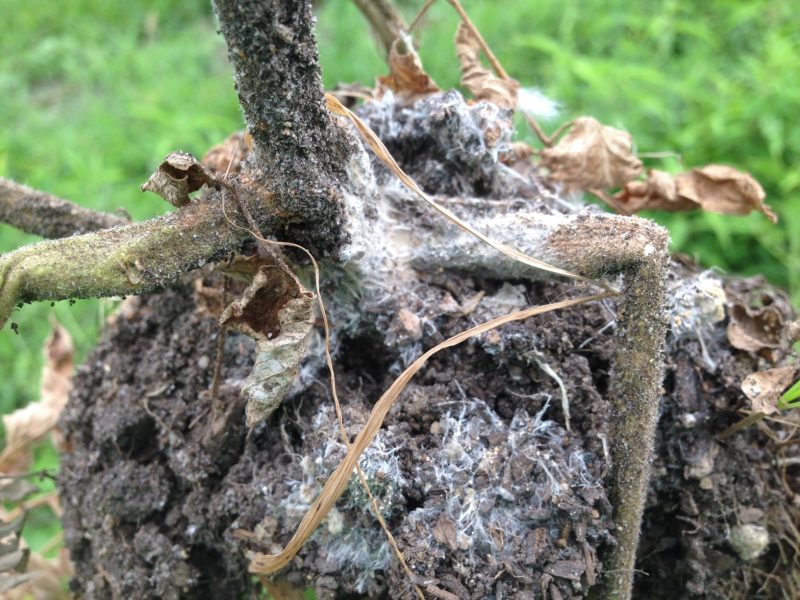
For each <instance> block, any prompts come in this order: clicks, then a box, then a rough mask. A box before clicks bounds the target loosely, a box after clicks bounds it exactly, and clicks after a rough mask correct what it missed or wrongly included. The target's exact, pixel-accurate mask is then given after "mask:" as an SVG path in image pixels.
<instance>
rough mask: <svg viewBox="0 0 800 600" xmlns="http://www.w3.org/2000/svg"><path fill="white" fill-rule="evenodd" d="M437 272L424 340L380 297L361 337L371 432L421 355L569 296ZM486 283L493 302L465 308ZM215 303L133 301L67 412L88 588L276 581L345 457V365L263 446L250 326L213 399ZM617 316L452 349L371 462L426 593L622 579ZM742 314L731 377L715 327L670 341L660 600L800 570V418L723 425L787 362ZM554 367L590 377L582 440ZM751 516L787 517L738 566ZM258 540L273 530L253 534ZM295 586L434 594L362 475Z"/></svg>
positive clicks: (653, 577)
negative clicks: (615, 500) (767, 349)
mask: <svg viewBox="0 0 800 600" xmlns="http://www.w3.org/2000/svg"><path fill="white" fill-rule="evenodd" d="M425 279H427V281H426V282H421V283H420V284H419V285H418V287H417V288H416V289H415V300H416V302H418V303H419V304H418V306H419V309H418V310H417V312H416V313H414V314H416V315H417V316H418V317H419V318H420V325H419V330H417V329H416V328H415V327H411V328H410V329H411V330H410V331H409V323H408V318H405V319H403V318H400V316H399V315H400V308H401V303H402V299H397V300H396V301H394V302H392V303H390V304H384V306H383V307H382V308H381V309H378V308H377V307H374V306H373V307H369V308H370V310H369V311H368V313H369V315H370V318H369V319H367V320H366V321H365V322H364V323H363V324H362V326H361V327H360V328H358V329H356V330H354V331H355V333H354V334H353V335H352V336H350V337H348V338H346V339H340V341H339V344H338V352H337V373H338V375H339V391H340V395H341V397H342V399H343V402H344V404H345V411H344V412H345V420H346V422H347V423H348V433H349V434H350V435H351V436H352V435H354V434H355V433H356V432H357V430H358V428H359V427H360V426H361V425H362V424H363V423H364V422H365V420H366V417H367V414H368V411H369V410H370V407H371V403H372V402H373V401H374V400H375V399H376V398H377V396H378V395H379V393H380V392H381V391H382V390H383V389H385V388H386V387H387V386H388V384H389V383H390V381H391V379H392V377H393V376H394V375H395V374H396V372H397V371H398V370H399V369H400V368H401V367H403V366H404V364H405V363H406V362H408V360H410V358H411V355H412V354H414V353H415V351H416V350H418V349H419V348H422V347H430V346H431V345H433V344H435V343H436V342H438V341H441V340H442V339H444V338H445V337H446V336H449V335H451V334H453V333H455V332H457V331H459V330H461V329H463V328H465V327H466V326H468V324H469V323H470V321H471V320H474V321H483V320H485V319H487V318H491V317H492V316H495V313H497V312H499V311H507V310H509V309H510V308H513V307H514V306H515V304H516V303H518V302H533V303H537V302H544V301H547V300H551V299H553V298H555V297H559V296H561V295H563V294H564V293H565V292H566V290H565V289H564V288H562V287H561V286H559V285H556V284H522V283H516V284H512V283H508V282H503V283H500V282H496V281H478V280H475V279H472V278H463V277H458V276H455V275H452V274H446V275H441V276H440V277H431V276H428V277H426V278H425ZM478 292H484V293H485V294H486V295H485V296H484V297H483V298H482V299H481V301H480V302H479V303H478V306H477V308H475V310H474V311H473V312H472V313H471V314H470V315H469V316H464V315H459V313H458V311H459V308H458V307H460V306H462V305H467V306H468V305H469V300H470V299H473V298H474V295H475V294H476V293H478ZM193 298H194V295H193V292H192V290H191V289H189V288H178V289H174V290H170V291H167V292H165V293H163V294H160V295H154V296H150V297H148V298H146V299H143V300H142V301H141V302H139V303H138V305H136V306H134V307H133V308H130V307H129V308H128V310H126V311H124V312H123V314H122V315H121V316H120V317H118V319H117V321H116V323H115V324H114V325H113V326H111V327H110V328H109V329H108V331H107V332H106V334H105V336H104V338H103V340H102V341H101V343H100V344H99V345H98V347H97V348H96V349H95V351H94V352H93V354H92V356H91V357H90V359H89V360H88V361H87V363H86V365H84V366H83V367H82V368H81V370H80V373H79V376H78V378H77V387H76V391H75V392H74V394H73V396H72V398H71V401H70V404H69V406H68V409H67V411H66V413H65V415H64V417H63V419H62V427H63V429H64V431H65V433H66V435H67V439H68V442H69V445H70V448H71V451H70V452H69V453H68V454H66V455H65V457H64V460H63V466H62V475H61V493H62V498H63V503H64V508H65V515H64V525H65V532H66V542H67V545H68V546H69V548H70V550H71V552H72V557H73V561H74V563H75V566H76V577H75V579H74V580H73V590H74V591H75V592H76V593H78V594H79V595H80V596H82V597H86V598H114V597H124V598H152V597H161V598H199V597H214V598H240V597H243V594H244V593H245V592H246V591H247V590H248V589H249V588H250V587H251V586H252V582H251V579H250V577H249V576H248V575H247V573H246V564H247V560H246V558H245V550H246V549H248V548H250V549H254V550H259V551H262V552H264V551H275V550H277V549H279V548H280V546H281V544H282V543H285V541H286V540H287V539H288V537H289V536H290V535H291V533H292V531H293V528H294V527H295V526H296V525H297V523H298V522H299V519H300V518H301V517H302V514H303V512H304V510H305V509H306V508H307V507H308V506H309V504H310V501H311V500H312V499H313V497H314V496H315V495H316V493H317V492H318V490H319V489H320V488H321V485H322V484H323V483H324V480H325V475H326V474H327V473H329V472H330V471H331V470H332V469H333V468H334V467H335V466H336V465H337V464H338V461H339V460H340V459H341V457H342V456H343V454H344V447H343V445H342V443H341V440H340V439H339V438H338V433H337V428H336V420H335V415H334V411H333V409H332V405H331V400H330V397H329V394H328V391H327V389H326V386H325V384H324V383H323V382H324V381H325V372H324V371H319V372H316V373H313V374H309V373H305V374H304V379H307V380H309V379H310V380H312V381H313V383H311V385H310V386H309V387H307V388H306V389H305V390H303V391H302V392H300V393H297V394H296V395H295V396H294V397H292V398H291V399H290V400H288V401H287V402H285V404H284V406H283V408H282V409H281V410H280V411H278V413H277V414H276V415H274V416H273V417H272V418H271V419H270V420H269V421H268V422H266V423H265V424H263V425H261V426H259V427H257V428H256V429H255V430H254V431H252V432H251V433H250V434H249V435H248V433H247V431H246V428H245V426H244V413H243V410H242V409H243V407H242V405H241V400H240V399H239V396H238V389H239V386H240V385H241V380H242V379H243V378H244V377H245V376H246V374H247V371H248V369H249V367H250V366H251V361H252V354H253V343H252V341H251V340H249V338H247V337H245V336H242V335H238V334H234V333H231V332H229V333H227V337H226V344H225V348H226V352H225V361H224V366H223V369H222V378H221V380H222V382H223V383H222V385H221V388H220V397H219V401H218V403H217V404H216V405H215V404H214V403H213V402H212V399H211V396H210V393H209V389H210V387H211V373H212V371H213V364H214V358H215V352H216V345H217V336H218V335H219V332H218V331H217V329H216V326H215V324H214V321H213V320H212V319H211V318H209V317H208V316H204V314H202V313H201V312H199V311H198V310H196V308H195V305H194V300H193ZM613 310H614V306H613V305H612V304H607V305H600V304H598V305H594V306H585V307H578V308H575V309H571V310H569V311H562V312H561V313H551V314H546V315H542V316H540V317H538V318H535V319H531V320H529V321H528V322H525V323H514V324H510V325H508V326H506V327H504V328H503V329H502V330H500V331H498V332H490V333H488V334H484V335H483V336H481V337H480V338H478V339H477V340H474V341H472V342H467V343H465V344H464V345H462V346H460V347H458V348H455V349H453V350H451V351H447V352H444V353H442V354H440V355H438V356H437V357H435V358H434V359H433V360H432V361H431V362H430V363H429V364H428V365H427V367H426V368H425V369H424V370H423V372H422V373H421V374H420V375H418V376H417V378H416V379H415V380H414V382H413V383H412V385H411V386H409V388H408V389H407V391H406V392H405V393H404V394H403V395H402V397H401V399H400V400H399V402H398V404H397V405H396V407H395V408H394V409H393V411H392V413H391V414H390V416H389V418H388V419H387V423H386V425H385V426H384V428H383V430H382V431H381V433H380V435H379V437H378V439H377V440H376V442H375V444H374V446H373V448H372V449H371V450H370V451H369V452H368V453H367V455H366V456H365V459H364V461H363V463H362V467H363V468H364V470H365V472H366V474H367V477H368V480H369V482H370V485H371V487H372V489H373V493H374V494H375V495H376V497H377V498H378V501H379V504H380V506H381V509H382V512H383V515H384V517H385V518H386V519H387V521H388V523H389V526H390V527H391V529H392V531H393V532H394V534H395V536H396V537H397V539H398V542H399V544H400V547H401V548H402V549H403V552H404V554H405V557H406V560H407V561H408V563H409V566H410V567H411V569H412V571H413V572H414V574H415V576H416V577H417V581H418V583H420V584H421V585H422V587H423V589H425V588H431V589H435V590H443V591H445V592H449V593H451V594H454V595H455V596H456V597H458V598H489V597H496V598H500V597H502V598H530V597H533V595H534V594H536V595H537V596H538V594H540V593H542V590H543V589H544V590H547V591H548V594H549V596H550V597H562V598H574V597H580V596H582V595H583V593H584V592H585V591H586V589H587V587H588V586H589V585H590V584H591V583H592V582H593V581H596V580H597V579H598V577H599V576H600V573H601V572H602V562H601V556H602V553H603V551H604V549H606V548H607V547H608V544H610V543H613V524H612V523H611V522H610V512H611V511H610V506H609V505H608V501H607V499H606V492H605V490H604V488H603V486H602V475H603V474H604V470H605V468H606V466H607V465H606V463H605V460H604V453H603V433H604V431H605V429H606V420H605V418H606V413H607V405H606V401H605V399H604V396H605V393H606V388H607V385H608V379H607V377H608V367H609V360H610V352H611V348H612V347H613V343H614V327H613V324H612V325H608V323H609V321H611V320H612V319H613ZM412 320H413V319H412ZM723 325H724V323H720V324H718V325H716V326H715V327H714V328H713V330H712V331H711V332H710V333H709V334H708V335H706V336H705V338H704V344H705V346H706V355H707V356H710V357H711V358H712V360H713V361H715V362H716V363H717V369H716V370H715V371H714V372H710V370H709V367H708V365H706V364H705V361H706V358H705V357H704V356H703V353H702V351H701V348H700V344H699V341H698V339H697V338H691V337H684V338H680V339H677V338H675V339H672V340H671V342H670V353H669V356H670V359H669V366H668V372H667V377H666V381H665V396H664V400H663V405H662V406H663V409H662V410H663V415H662V418H661V424H660V429H659V437H658V447H657V450H656V459H655V464H654V479H653V483H652V485H651V491H650V498H649V508H648V510H647V513H646V515H645V528H644V534H643V540H642V546H641V559H640V564H639V568H640V569H641V570H642V571H643V572H646V573H647V575H646V576H645V575H644V574H641V575H640V576H639V577H638V578H637V596H636V597H648V598H649V597H652V598H675V597H719V598H729V597H736V596H735V594H734V591H736V593H738V594H739V597H775V598H779V597H781V595H780V591H779V590H780V586H784V587H785V586H786V585H789V584H787V580H788V578H790V577H791V576H792V574H793V573H794V576H795V577H796V573H797V571H796V566H793V562H792V561H794V560H795V555H794V550H793V547H794V545H795V544H796V543H797V542H796V539H797V538H796V532H794V531H793V527H794V525H793V523H794V522H795V521H794V519H795V518H796V505H795V506H793V505H792V502H791V499H792V498H795V497H796V496H794V491H793V490H796V489H798V468H797V466H793V467H783V468H779V467H777V466H776V464H775V461H776V459H777V458H779V457H783V458H786V457H789V456H797V446H796V445H793V443H792V442H791V441H789V436H790V435H791V433H792V431H793V430H792V428H791V427H789V426H785V425H782V424H780V423H776V422H773V421H766V422H762V424H761V425H760V426H751V427H749V428H746V429H744V430H742V431H741V432H739V433H736V434H734V435H733V436H731V437H729V438H726V439H724V440H718V439H717V438H716V437H715V436H716V435H718V434H719V433H720V432H721V431H723V430H725V429H726V428H727V427H729V426H730V425H731V424H733V423H735V422H736V421H737V420H739V419H740V418H741V417H740V416H739V415H737V414H736V412H735V411H736V409H737V408H741V407H743V406H744V398H743V396H742V394H741V393H740V392H738V388H737V382H739V381H741V378H742V377H743V376H744V375H746V374H747V373H750V372H752V371H753V370H756V369H758V368H759V360H763V359H759V358H757V357H754V356H752V355H750V354H749V353H745V352H740V351H736V350H733V349H731V348H730V346H729V345H728V344H727V342H726V340H725V337H724V326H723ZM604 326H605V330H604V329H603V328H604ZM378 331H381V332H382V333H378ZM417 335H419V338H417V337H416V336H417ZM671 335H674V334H671ZM387 339H388V340H390V341H391V344H392V345H391V346H389V345H387V343H386V340H387ZM542 364H547V365H549V367H550V368H551V369H552V371H553V372H555V373H556V374H559V375H560V376H561V378H562V380H563V382H564V384H565V386H566V390H567V392H568V395H569V400H570V410H571V414H572V429H573V430H572V432H570V433H568V432H566V431H565V429H564V427H563V424H564V420H563V413H562V412H561V408H560V398H561V396H560V389H559V386H558V383H557V382H556V381H555V380H554V379H553V378H552V376H550V375H548V374H547V373H546V372H545V370H544V369H543V368H542V367H541V366H540V365H542ZM314 380H315V381H314ZM214 406H217V408H216V409H215V408H214ZM220 424H224V426H223V427H220ZM737 524H755V525H763V526H764V527H766V529H767V530H768V531H769V535H770V542H771V543H770V545H769V547H768V549H767V551H766V553H765V554H764V555H763V556H761V557H759V558H757V559H754V560H750V561H742V560H741V559H740V558H739V557H738V556H737V555H736V553H735V552H734V551H733V549H732V547H731V545H730V543H729V542H728V537H729V532H730V529H731V527H734V526H736V525H737ZM239 529H241V530H246V531H249V532H255V535H254V536H249V539H248V540H242V539H238V538H237V536H236V535H235V533H234V532H235V531H236V530H239ZM783 558H786V559H787V560H788V563H783V562H782V559H783ZM792 569H795V570H794V571H793V570H792ZM283 577H284V578H285V579H287V580H288V581H289V582H291V583H293V584H295V585H296V586H297V587H305V586H310V587H313V588H315V589H316V590H317V593H318V595H319V597H320V598H335V597H391V598H405V597H410V595H409V594H410V592H409V589H408V585H407V577H406V576H405V574H404V573H403V571H402V570H401V569H400V568H399V565H398V564H397V561H396V560H395V559H394V557H393V555H392V553H391V551H390V548H389V547H388V545H387V543H386V541H385V538H384V536H383V533H382V531H381V530H380V527H379V526H378V524H377V523H376V521H375V519H374V517H373V516H372V514H371V509H370V505H369V502H368V501H367V499H366V497H365V495H364V493H363V491H362V490H361V488H360V487H359V486H358V484H357V483H355V480H354V482H352V483H351V485H350V487H349V488H348V490H347V492H346V493H345V496H344V497H343V498H342V499H341V500H340V501H339V503H338V504H337V508H336V511H335V512H334V514H333V515H332V516H331V517H329V518H328V520H327V521H326V522H325V524H324V525H323V526H322V527H321V528H320V530H319V532H318V533H317V534H316V535H315V536H314V538H312V540H311V542H310V543H309V544H308V545H307V546H306V548H305V549H304V551H303V552H302V553H301V554H300V556H299V557H298V558H297V559H295V560H294V561H293V562H292V564H291V565H290V567H289V568H288V569H287V570H286V571H284V573H283Z"/></svg>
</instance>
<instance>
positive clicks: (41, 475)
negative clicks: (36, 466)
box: [0, 469, 58, 479]
mask: <svg viewBox="0 0 800 600" xmlns="http://www.w3.org/2000/svg"><path fill="white" fill-rule="evenodd" d="M30 477H38V478H39V479H44V478H45V477H47V478H48V479H56V477H58V474H57V473H55V472H54V471H49V470H47V469H42V470H41V471H27V472H25V473H13V474H9V475H3V474H0V479H28V478H30Z"/></svg>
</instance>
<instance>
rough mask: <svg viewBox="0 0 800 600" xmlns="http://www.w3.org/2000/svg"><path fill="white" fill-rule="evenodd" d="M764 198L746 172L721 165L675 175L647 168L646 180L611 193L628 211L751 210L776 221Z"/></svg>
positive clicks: (742, 212) (735, 212) (738, 212)
mask: <svg viewBox="0 0 800 600" xmlns="http://www.w3.org/2000/svg"><path fill="white" fill-rule="evenodd" d="M611 187H614V186H611ZM765 197H766V194H765V193H764V189H763V188H762V187H761V185H760V184H759V183H758V181H756V180H755V179H754V178H753V177H752V176H751V175H750V174H749V173H742V172H741V171H737V170H736V169H734V168H732V167H728V166H725V165H707V166H705V167H696V168H694V169H691V170H690V171H686V172H685V173H679V174H678V175H670V174H669V173H666V172H664V171H659V170H657V169H651V170H650V171H648V173H647V180H646V181H630V182H628V183H626V184H625V186H624V188H623V189H622V190H621V191H620V192H619V193H618V194H617V195H616V196H615V198H616V199H617V200H618V201H619V202H620V204H621V205H622V206H624V207H625V209H626V210H628V211H630V212H638V211H640V210H647V209H659V210H667V211H679V210H694V209H697V208H701V209H703V210H707V211H710V212H717V213H722V214H725V215H746V214H748V213H750V212H752V211H754V210H755V211H758V212H761V213H763V214H764V215H766V216H767V218H768V219H769V220H770V221H772V222H773V223H777V222H778V216H777V215H776V214H775V213H774V212H773V211H772V209H770V207H769V206H768V205H767V204H765V203H764V198H765Z"/></svg>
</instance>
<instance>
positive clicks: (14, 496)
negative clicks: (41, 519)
mask: <svg viewBox="0 0 800 600" xmlns="http://www.w3.org/2000/svg"><path fill="white" fill-rule="evenodd" d="M38 491H39V488H38V487H37V486H35V485H33V484H32V483H31V482H30V481H27V480H25V479H3V480H0V501H3V502H9V503H11V504H17V503H19V502H22V501H23V500H24V499H25V498H27V497H28V496H30V495H31V494H35V493H36V492H38Z"/></svg>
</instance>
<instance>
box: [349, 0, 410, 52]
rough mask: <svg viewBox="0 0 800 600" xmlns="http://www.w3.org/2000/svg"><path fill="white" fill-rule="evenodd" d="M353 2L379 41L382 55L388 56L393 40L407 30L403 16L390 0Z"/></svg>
mask: <svg viewBox="0 0 800 600" xmlns="http://www.w3.org/2000/svg"><path fill="white" fill-rule="evenodd" d="M353 4H355V5H356V6H357V7H358V10H360V11H361V14H363V15H364V17H365V18H366V19H367V21H369V25H370V27H371V28H372V31H373V32H374V33H375V35H376V36H377V37H378V40H379V41H380V43H381V48H382V50H383V57H384V58H386V57H388V56H389V51H390V50H391V49H392V44H393V43H394V41H395V40H396V39H397V38H399V37H400V36H402V35H403V33H405V32H407V31H408V27H407V26H406V23H405V21H404V20H403V17H402V16H401V15H400V13H399V12H398V11H397V9H396V8H395V7H394V5H393V4H392V2H391V0H353Z"/></svg>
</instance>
